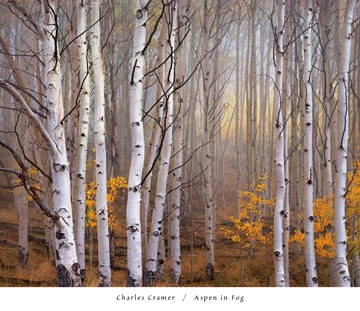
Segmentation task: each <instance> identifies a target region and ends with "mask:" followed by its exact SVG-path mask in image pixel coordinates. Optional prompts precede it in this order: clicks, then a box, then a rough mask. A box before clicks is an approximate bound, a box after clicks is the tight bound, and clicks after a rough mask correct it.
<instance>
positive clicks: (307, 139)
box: [303, 0, 318, 287]
mask: <svg viewBox="0 0 360 311" xmlns="http://www.w3.org/2000/svg"><path fill="white" fill-rule="evenodd" d="M303 9H304V13H305V12H306V16H305V23H304V28H305V33H304V79H303V80H304V82H305V84H306V97H305V107H304V134H305V135H304V171H305V179H304V183H305V193H304V195H305V199H304V229H305V270H306V283H307V286H309V287H317V286H318V280H317V272H316V261H315V249H314V247H315V246H314V219H315V218H314V213H313V203H314V198H313V195H314V165H313V162H314V160H313V148H312V146H313V100H312V98H313V95H312V80H311V68H312V67H311V55H312V52H311V50H312V49H311V28H310V27H311V20H312V16H313V13H312V12H313V6H312V0H307V1H306V4H305V6H304V7H303Z"/></svg>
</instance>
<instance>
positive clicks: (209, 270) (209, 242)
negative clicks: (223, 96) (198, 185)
mask: <svg viewBox="0 0 360 311" xmlns="http://www.w3.org/2000/svg"><path fill="white" fill-rule="evenodd" d="M202 33H203V43H202V44H203V45H202V50H203V53H204V55H206V56H205V59H204V61H203V99H204V102H203V106H204V121H203V123H204V125H203V145H204V146H205V147H204V150H203V167H202V169H203V170H204V183H203V196H204V201H205V243H206V279H208V280H213V279H214V278H215V258H214V251H215V250H214V239H213V230H214V229H213V225H214V222H213V218H214V215H213V211H214V208H213V205H214V202H213V200H214V195H213V184H212V176H211V164H212V161H213V159H212V158H211V153H210V151H211V150H210V142H211V139H212V133H211V124H210V113H211V109H212V107H210V56H209V55H208V53H209V40H210V9H209V8H208V1H207V0H206V1H204V23H203V26H202Z"/></svg>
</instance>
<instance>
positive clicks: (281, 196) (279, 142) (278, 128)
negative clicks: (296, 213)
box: [274, 1, 286, 287]
mask: <svg viewBox="0 0 360 311" xmlns="http://www.w3.org/2000/svg"><path fill="white" fill-rule="evenodd" d="M285 2H286V1H283V2H281V3H280V2H279V3H278V27H277V42H276V43H275V44H276V68H275V71H276V73H275V75H276V76H275V90H274V92H275V99H274V117H275V135H276V136H275V165H276V203H275V211H274V255H275V257H274V259H275V284H276V286H278V287H284V286H285V271H284V257H283V228H282V216H283V214H284V202H285V167H284V133H283V128H284V121H283V116H282V99H281V94H282V80H283V73H282V71H283V63H284V60H283V38H284V29H283V25H284V15H285ZM285 78H286V77H285Z"/></svg>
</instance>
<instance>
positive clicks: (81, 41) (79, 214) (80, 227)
mask: <svg viewBox="0 0 360 311" xmlns="http://www.w3.org/2000/svg"><path fill="white" fill-rule="evenodd" d="M87 12H88V3H87V1H79V2H78V6H77V35H78V36H79V37H78V39H77V46H78V50H77V52H78V58H79V80H80V86H81V90H80V96H79V102H78V103H76V104H79V105H80V109H79V110H80V115H79V125H78V135H77V145H76V163H75V176H74V178H75V183H74V185H75V189H74V202H75V208H74V209H75V212H74V226H75V227H74V231H75V241H76V251H77V255H78V260H79V264H80V269H81V278H82V281H83V282H84V280H85V208H86V157H87V145H88V132H89V109H90V85H89V77H88V75H89V72H88V62H87V40H86V34H85V30H86V18H87Z"/></svg>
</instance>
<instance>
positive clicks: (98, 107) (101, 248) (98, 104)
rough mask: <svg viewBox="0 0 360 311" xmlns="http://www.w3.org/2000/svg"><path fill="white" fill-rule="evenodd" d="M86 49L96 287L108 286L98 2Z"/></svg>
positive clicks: (94, 1)
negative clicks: (89, 60)
mask: <svg viewBox="0 0 360 311" xmlns="http://www.w3.org/2000/svg"><path fill="white" fill-rule="evenodd" d="M90 17H91V23H92V24H93V25H94V26H93V27H92V28H91V30H90V46H91V55H92V62H93V67H94V134H95V153H96V159H95V161H96V165H95V167H96V215H97V233H98V256H99V285H100V286H104V287H108V286H111V269H110V244H109V227H108V206H107V178H106V172H107V168H106V143H105V95H104V82H105V81H104V73H103V62H102V57H101V44H100V39H101V30H100V22H99V18H100V0H91V2H90Z"/></svg>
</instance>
